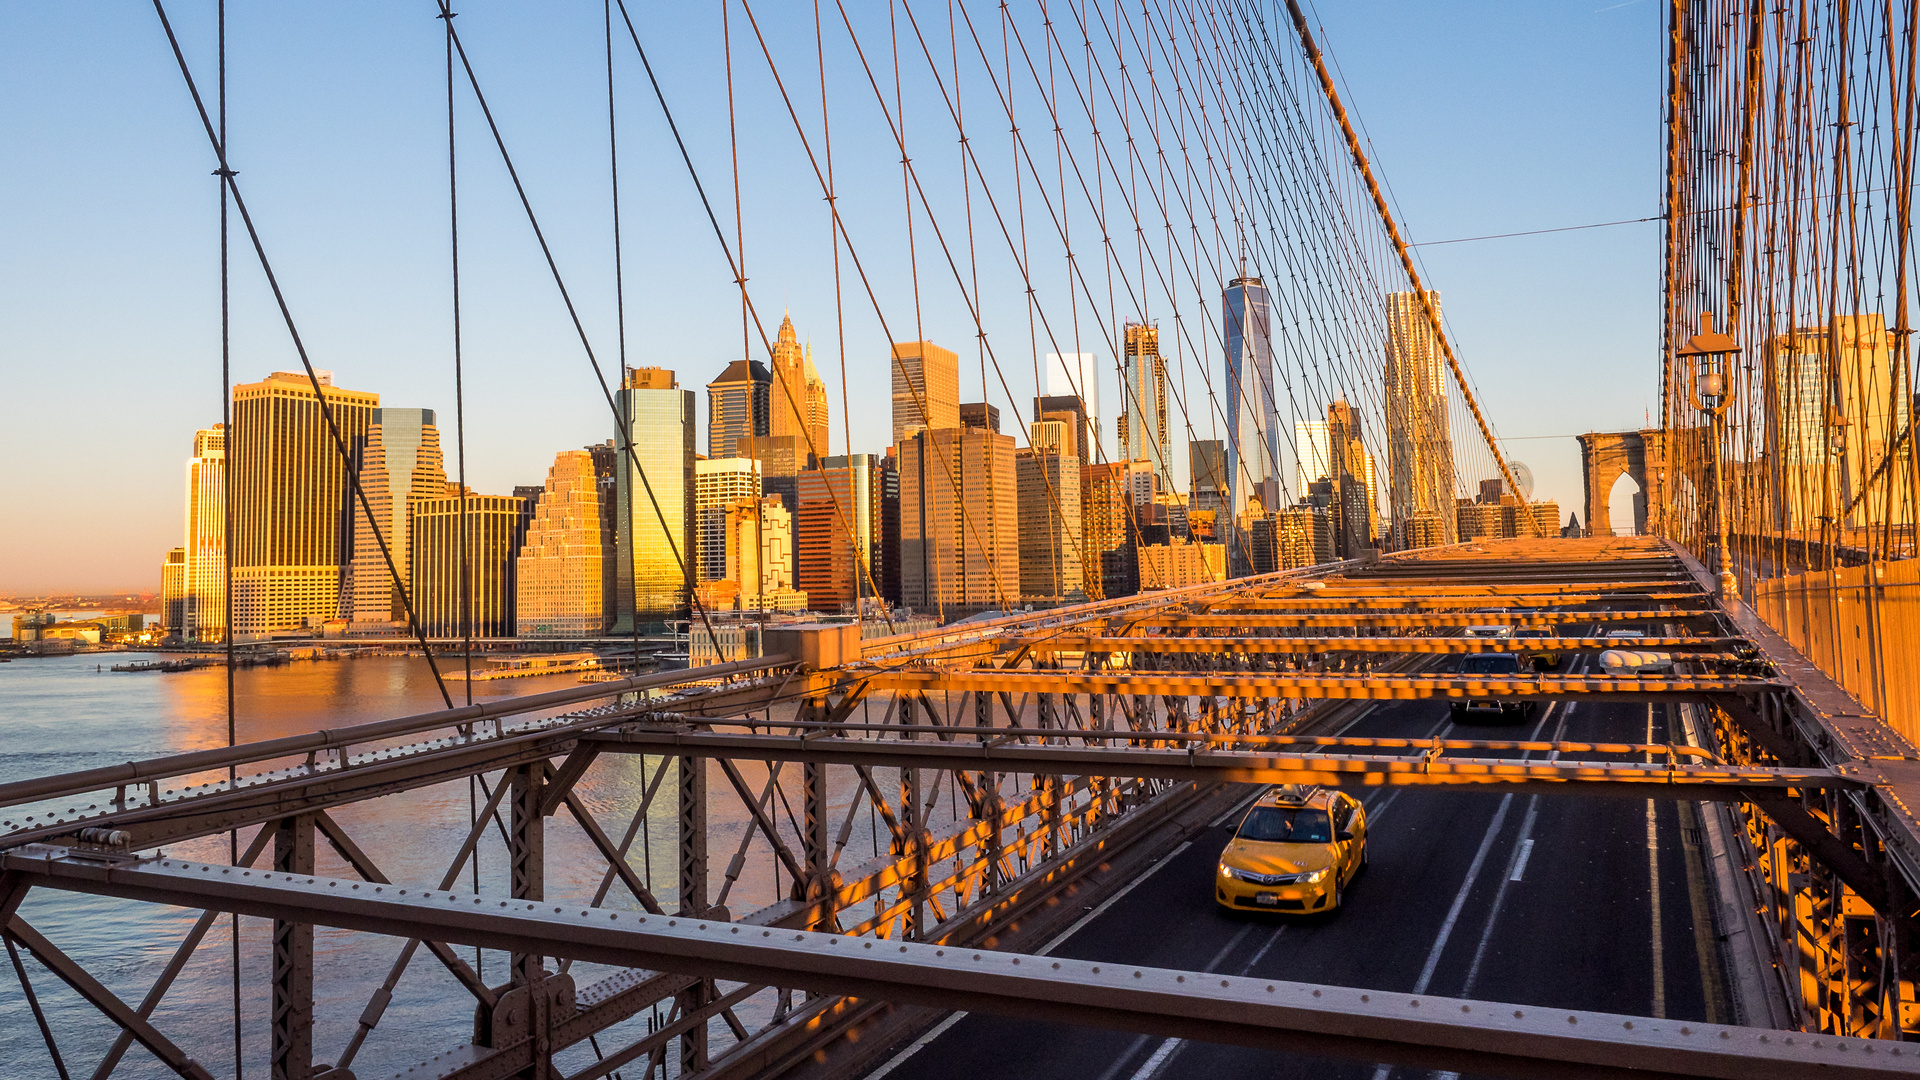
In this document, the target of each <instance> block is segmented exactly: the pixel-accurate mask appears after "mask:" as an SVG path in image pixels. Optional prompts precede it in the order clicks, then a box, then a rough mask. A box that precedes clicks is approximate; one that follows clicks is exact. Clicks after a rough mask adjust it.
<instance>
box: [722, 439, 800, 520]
mask: <svg viewBox="0 0 1920 1080" xmlns="http://www.w3.org/2000/svg"><path fill="white" fill-rule="evenodd" d="M734 453H735V455H736V456H738V457H743V458H752V459H753V460H755V461H757V462H759V463H760V494H762V495H777V496H779V497H780V501H781V502H782V503H783V504H785V505H786V507H787V509H789V510H793V509H796V508H798V506H799V496H798V494H797V488H796V484H797V481H796V479H795V478H796V477H798V476H799V475H800V473H801V471H802V470H804V469H805V468H806V467H807V448H806V445H805V444H804V443H802V442H801V441H800V440H799V439H798V438H795V437H794V436H792V435H768V436H765V437H763V438H757V439H741V440H739V441H737V442H736V443H734Z"/></svg>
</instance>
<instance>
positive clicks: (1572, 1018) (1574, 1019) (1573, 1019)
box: [1567, 1016, 1580, 1024]
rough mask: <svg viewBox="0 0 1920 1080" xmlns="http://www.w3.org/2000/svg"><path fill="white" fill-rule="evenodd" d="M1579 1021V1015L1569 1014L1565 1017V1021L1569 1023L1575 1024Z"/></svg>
mask: <svg viewBox="0 0 1920 1080" xmlns="http://www.w3.org/2000/svg"><path fill="white" fill-rule="evenodd" d="M1579 1022H1580V1018H1579V1017H1577V1016H1569V1017H1567V1023H1569V1024H1577V1023H1579Z"/></svg>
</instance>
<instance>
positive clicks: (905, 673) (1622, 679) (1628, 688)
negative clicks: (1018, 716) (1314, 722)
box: [860, 669, 1790, 701]
mask: <svg viewBox="0 0 1920 1080" xmlns="http://www.w3.org/2000/svg"><path fill="white" fill-rule="evenodd" d="M860 677H861V679H862V680H863V681H864V682H865V683H866V685H867V687H868V688H869V689H870V690H914V691H923V692H931V691H935V690H954V691H961V690H971V691H975V692H978V693H1028V692H1032V693H1043V694H1157V695H1171V696H1189V697H1206V696H1212V697H1228V698H1281V697H1291V698H1369V699H1378V700H1412V699H1416V698H1449V699H1464V698H1473V699H1484V698H1500V699H1504V700H1512V701H1550V700H1553V699H1556V698H1567V697H1583V696H1594V697H1605V698H1607V699H1610V700H1613V701H1702V700H1706V699H1709V698H1712V697H1714V696H1716V695H1723V694H1759V693H1766V692H1770V691H1779V690H1784V689H1786V688H1787V687H1788V686H1789V685H1790V684H1788V683H1785V682H1780V681H1777V680H1772V679H1757V678H1739V677H1730V676H1690V675H1601V676H1575V675H1568V676H1552V675H1541V676H1524V675H1522V676H1511V677H1502V676H1492V675H1472V676H1467V675H1397V674H1384V675H1383V674H1372V675H1319V674H1311V673H1299V674H1288V673H1284V672H1273V673H1259V674H1244V673H1236V674H1212V673H1201V674H1189V673H1186V672H1177V671H1150V672H1105V671H1034V670H1027V669H1017V670H1007V671H994V670H980V671H941V670H928V669H911V670H900V671H881V672H874V673H871V674H869V673H866V672H862V673H861V675H860Z"/></svg>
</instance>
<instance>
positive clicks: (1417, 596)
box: [1207, 589, 1711, 615]
mask: <svg viewBox="0 0 1920 1080" xmlns="http://www.w3.org/2000/svg"><path fill="white" fill-rule="evenodd" d="M1423 592H1424V590H1421V589H1407V590H1401V589H1382V590H1377V591H1372V592H1366V593H1361V592H1353V593H1348V594H1344V595H1340V594H1336V595H1333V596H1328V595H1327V594H1326V593H1325V592H1323V591H1315V592H1302V593H1294V594H1290V595H1283V596H1250V597H1245V598H1239V599H1234V600H1228V601H1223V602H1221V603H1218V604H1212V605H1209V606H1208V608H1207V610H1208V611H1209V612H1212V613H1215V614H1222V615H1224V614H1232V613H1234V612H1238V611H1246V612H1257V611H1339V610H1341V609H1359V610H1365V611H1406V612H1418V611H1433V612H1441V611H1458V610H1463V609H1467V610H1473V609H1488V613H1489V614H1491V613H1493V612H1494V611H1500V610H1504V609H1511V608H1538V609H1549V608H1550V609H1553V610H1554V611H1556V612H1563V613H1564V612H1569V611H1573V612H1578V611H1579V609H1581V608H1584V607H1587V606H1589V605H1593V604H1607V603H1621V602H1632V603H1634V604H1637V605H1639V608H1638V610H1647V609H1650V608H1655V607H1661V606H1662V605H1678V604H1684V605H1686V606H1687V608H1688V610H1691V611H1699V610H1702V609H1704V608H1705V607H1706V605H1707V604H1709V603H1711V598H1710V597H1705V596H1702V595H1700V594H1699V593H1698V592H1694V591H1692V590H1688V591H1686V592H1651V593H1620V594H1609V593H1567V594H1564V595H1560V596H1531V595H1525V594H1522V595H1516V596H1501V597H1489V596H1425V595H1422V594H1423ZM1596 610H1598V609H1596ZM1663 610H1664V609H1663Z"/></svg>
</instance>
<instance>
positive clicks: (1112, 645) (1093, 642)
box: [981, 634, 1747, 655]
mask: <svg viewBox="0 0 1920 1080" xmlns="http://www.w3.org/2000/svg"><path fill="white" fill-rule="evenodd" d="M981 644H982V645H983V646H991V647H992V648H994V649H995V650H998V651H1007V650H1009V649H1013V648H1022V649H1026V650H1027V651H1028V652H1031V653H1037V654H1042V655H1046V654H1052V653H1062V652H1092V653H1155V654H1157V653H1200V654H1207V653H1260V654H1269V653H1280V654H1287V653H1304V654H1312V655H1319V654H1325V653H1348V652H1365V653H1428V654H1431V653H1451V654H1467V653H1490V652H1515V651H1523V652H1591V651H1594V650H1596V649H1618V648H1623V647H1626V648H1634V649H1659V650H1662V651H1667V650H1673V649H1691V650H1695V651H1698V652H1704V653H1715V654H1720V653H1732V652H1735V651H1736V650H1739V649H1743V648H1746V647H1747V643H1746V642H1745V641H1744V640H1742V639H1741V638H1729V637H1677V638H1635V639H1634V640H1632V641H1630V642H1622V641H1618V640H1614V639H1609V638H1594V637H1552V638H1482V637H1246V636H1242V635H1235V636H1232V637H1166V636H1161V635H1154V636H1150V637H1149V636H1144V635H1142V636H1121V635H1111V636H1096V635H1079V634H1061V635H1058V636H1054V637H1016V638H993V639H990V640H988V641H985V642H982V643H981Z"/></svg>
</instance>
